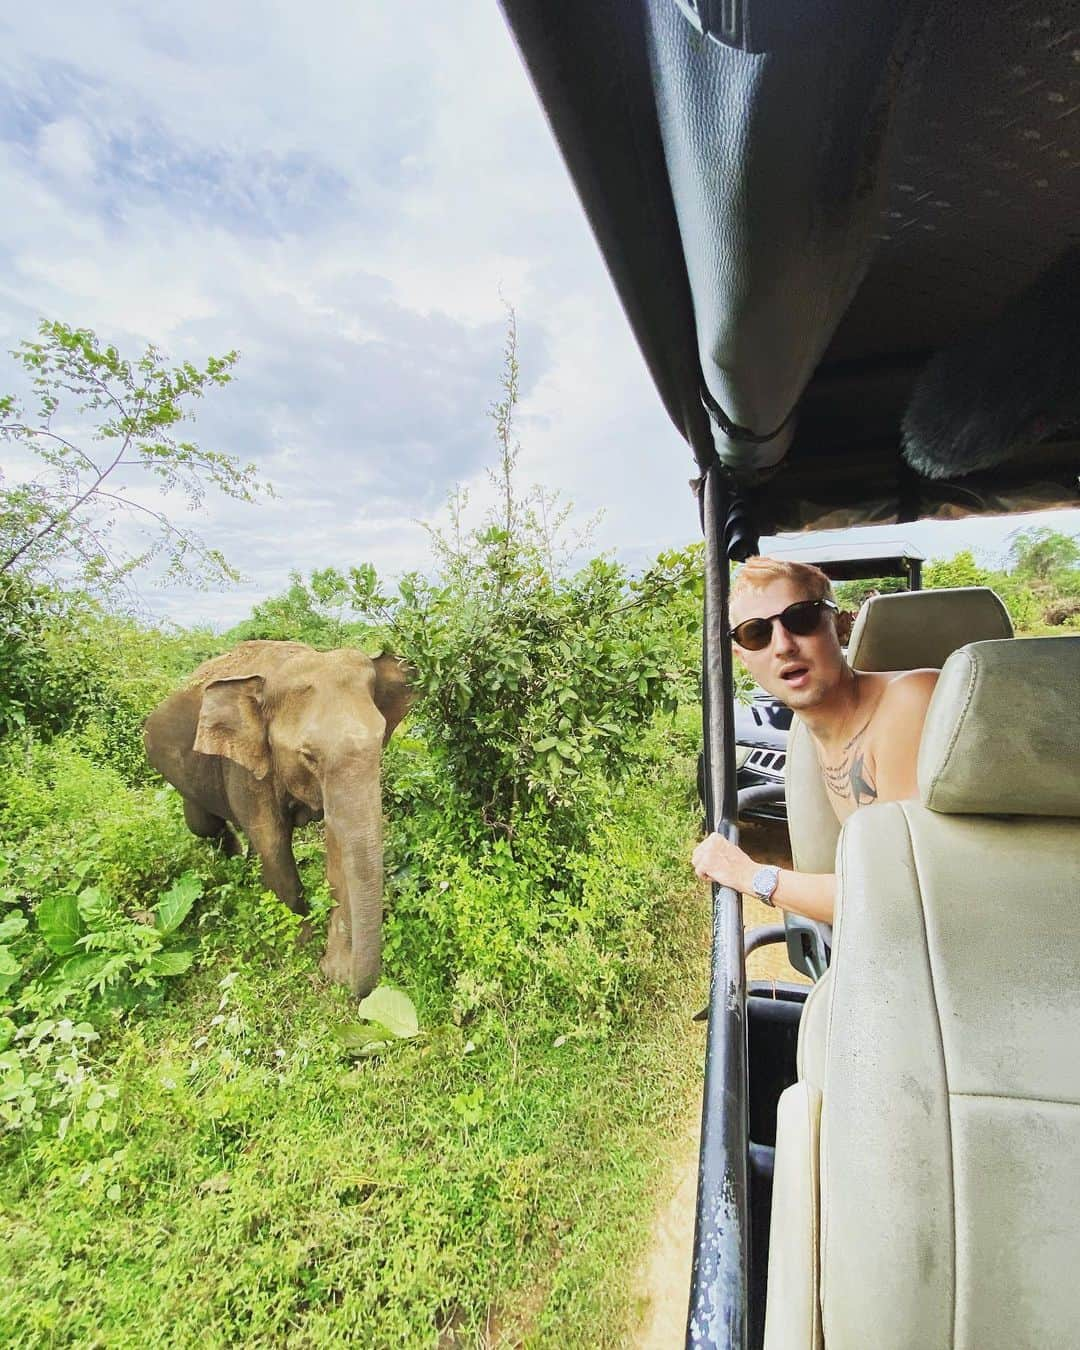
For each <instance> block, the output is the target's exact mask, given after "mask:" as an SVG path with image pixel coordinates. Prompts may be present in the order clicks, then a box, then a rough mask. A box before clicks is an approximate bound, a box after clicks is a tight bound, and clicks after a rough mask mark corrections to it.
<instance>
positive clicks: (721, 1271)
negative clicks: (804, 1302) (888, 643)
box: [686, 465, 750, 1350]
mask: <svg viewBox="0 0 1080 1350" xmlns="http://www.w3.org/2000/svg"><path fill="white" fill-rule="evenodd" d="M703 490H704V492H705V512H704V517H705V633H704V643H703V648H704V659H703V666H702V703H703V718H704V733H705V766H706V784H707V789H708V791H707V797H708V800H707V803H706V818H707V822H708V824H709V827H710V828H713V829H716V830H719V831H720V832H721V833H722V834H724V835H726V836H727V838H729V839H731V840H732V841H733V842H734V841H736V840H737V838H738V826H737V806H736V788H735V737H734V725H733V711H734V677H733V670H732V654H731V643H730V642H729V640H728V638H727V628H728V588H729V582H728V577H729V571H728V557H727V547H726V542H725V533H726V526H727V517H728V507H729V494H728V490H727V485H726V483H725V481H724V477H723V474H722V471H721V470H720V469H719V466H717V465H714V466H713V468H712V469H710V471H709V473H708V476H707V478H706V480H705V485H704V489H703ZM712 899H713V936H712V974H711V980H710V988H709V1028H708V1040H707V1044H706V1050H705V1096H704V1104H703V1107H702V1117H701V1156H700V1162H699V1164H698V1196H697V1220H696V1226H695V1233H694V1264H693V1270H692V1274H691V1282H690V1309H689V1313H688V1317H687V1324H686V1345H687V1347H688V1348H689V1347H694V1348H695V1350H697V1347H717V1348H718V1350H719V1348H722V1350H746V1345H747V1327H748V1325H749V1310H748V1308H747V1285H748V1279H747V1263H748V1255H749V1250H750V1213H749V1195H748V1190H747V1153H748V1133H749V1125H748V1116H747V1078H746V965H745V961H744V958H743V921H742V896H741V895H739V893H738V892H737V891H733V890H731V889H730V887H727V886H716V885H714V886H713V888H712Z"/></svg>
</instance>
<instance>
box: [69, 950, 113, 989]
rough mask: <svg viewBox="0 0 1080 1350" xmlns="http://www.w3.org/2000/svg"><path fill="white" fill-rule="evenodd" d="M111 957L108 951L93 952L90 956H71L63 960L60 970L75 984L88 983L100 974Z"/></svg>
mask: <svg viewBox="0 0 1080 1350" xmlns="http://www.w3.org/2000/svg"><path fill="white" fill-rule="evenodd" d="M112 959H113V958H112V957H111V956H110V955H109V954H108V952H105V953H101V952H95V953H94V954H93V955H91V956H73V957H72V958H71V960H70V961H65V962H64V964H63V966H62V968H61V971H62V974H63V976H64V978H65V979H67V980H74V981H75V982H76V983H77V984H83V983H90V982H91V981H92V980H94V979H95V978H96V977H97V976H98V975H100V974H101V972H102V971H103V970H104V969H105V967H106V966H107V965H108V964H109V963H110V961H112Z"/></svg>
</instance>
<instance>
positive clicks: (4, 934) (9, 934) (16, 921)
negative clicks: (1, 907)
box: [0, 913, 26, 942]
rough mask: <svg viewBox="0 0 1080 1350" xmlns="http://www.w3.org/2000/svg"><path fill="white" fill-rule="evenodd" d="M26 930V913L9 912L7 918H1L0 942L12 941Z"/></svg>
mask: <svg viewBox="0 0 1080 1350" xmlns="http://www.w3.org/2000/svg"><path fill="white" fill-rule="evenodd" d="M25 931H26V915H25V914H19V913H15V914H9V915H8V916H7V917H6V918H5V919H0V942H10V941H11V939H12V938H17V937H18V936H19V934H20V933H24V932H25Z"/></svg>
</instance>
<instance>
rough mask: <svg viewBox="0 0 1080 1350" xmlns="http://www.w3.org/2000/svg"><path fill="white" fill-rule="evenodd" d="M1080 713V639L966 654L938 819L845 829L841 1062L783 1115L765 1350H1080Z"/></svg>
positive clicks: (836, 1018)
mask: <svg viewBox="0 0 1080 1350" xmlns="http://www.w3.org/2000/svg"><path fill="white" fill-rule="evenodd" d="M1078 691H1080V638H1037V639H1030V640H1019V641H995V642H984V643H977V644H973V645H971V646H969V647H965V648H964V649H962V650H961V651H959V652H957V653H955V654H954V655H953V656H951V657H950V658H949V660H948V662H947V663H946V665H945V667H944V670H943V672H942V677H941V680H940V681H939V685H938V689H937V691H936V693H935V695H934V698H933V701H932V703H931V706H930V711H929V714H928V717H927V722H926V727H925V730H924V733H923V739H922V745H921V749H920V754H919V791H920V800H919V801H917V802H916V801H910V802H887V803H881V804H878V805H875V806H872V807H867V808H865V809H863V810H861V811H858V812H856V813H855V815H854V816H852V818H851V819H850V820H849V821H848V822H847V824H846V825H845V827H844V829H843V832H842V834H841V838H840V846H839V850H838V856H837V864H838V868H837V870H838V876H839V886H838V902H837V925H836V929H835V939H836V941H835V947H834V952H833V964H832V967H831V969H830V973H829V979H828V980H827V981H823V982H822V983H821V984H819V985H818V986H817V988H816V989H815V991H814V1000H815V1002H818V1003H819V1004H821V1005H822V1006H824V1007H825V1010H826V1016H825V1017H824V1018H819V1019H818V1025H819V1026H820V1027H821V1029H822V1030H823V1039H824V1045H823V1046H822V1047H821V1048H820V1053H819V1054H817V1055H809V1056H808V1055H807V1054H805V1053H803V1055H802V1064H801V1067H800V1081H799V1082H798V1083H796V1084H795V1085H794V1086H793V1087H791V1088H789V1089H788V1090H787V1091H786V1092H785V1093H784V1094H783V1096H782V1097H781V1101H780V1111H779V1119H778V1131H777V1153H776V1170H775V1176H774V1189H773V1212H772V1225H771V1245H770V1258H769V1290H768V1310H767V1319H766V1333H765V1345H766V1350H808V1348H809V1347H820V1346H824V1347H825V1350H866V1348H867V1347H874V1350H954V1348H955V1350H960V1348H961V1347H962V1348H963V1350H1023V1347H1031V1348H1032V1350H1035V1347H1038V1350H1047V1348H1048V1347H1062V1348H1063V1350H1064V1347H1072V1346H1076V1345H1078V1344H1080V1288H1078V1276H1077V1271H1080V698H1078V697H1077V695H1078ZM827 986H831V987H827ZM823 996H824V997H823ZM803 1050H804V1051H805V1050H806V1047H805V1045H804V1047H803ZM808 1060H809V1061H813V1062H812V1063H808ZM808 1071H809V1072H808Z"/></svg>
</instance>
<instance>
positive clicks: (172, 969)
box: [147, 949, 195, 975]
mask: <svg viewBox="0 0 1080 1350" xmlns="http://www.w3.org/2000/svg"><path fill="white" fill-rule="evenodd" d="M194 959H195V953H194V952H193V951H187V950H183V949H181V950H179V951H172V952H158V953H157V955H156V956H152V957H151V958H150V961H149V963H148V966H147V968H148V969H149V970H151V971H152V972H153V973H154V974H155V975H183V973H184V971H185V970H187V968H188V967H189V966H190V965H191V963H192V961H194Z"/></svg>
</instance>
